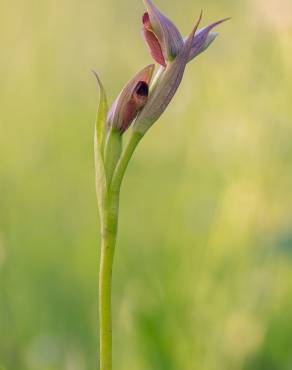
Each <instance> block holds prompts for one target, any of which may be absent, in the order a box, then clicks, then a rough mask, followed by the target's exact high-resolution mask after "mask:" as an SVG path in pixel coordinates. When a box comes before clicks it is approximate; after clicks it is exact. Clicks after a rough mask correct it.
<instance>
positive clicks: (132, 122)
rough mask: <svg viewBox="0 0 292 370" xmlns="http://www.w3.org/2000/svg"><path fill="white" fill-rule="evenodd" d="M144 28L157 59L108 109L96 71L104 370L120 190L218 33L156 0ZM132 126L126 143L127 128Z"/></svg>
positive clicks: (103, 369)
mask: <svg viewBox="0 0 292 370" xmlns="http://www.w3.org/2000/svg"><path fill="white" fill-rule="evenodd" d="M144 3H145V6H146V12H145V13H144V14H143V17H142V33H143V36H144V39H145V41H146V43H147V44H148V47H149V50H150V53H151V55H152V57H153V59H154V61H155V62H156V63H157V64H158V65H159V68H158V70H157V72H156V74H155V76H154V77H153V74H154V69H155V65H154V64H150V65H148V66H146V67H145V68H143V69H142V70H141V71H139V72H138V73H137V74H136V75H135V76H134V77H133V78H132V79H131V80H130V81H129V82H128V83H127V84H126V86H125V87H124V88H123V89H122V91H121V93H120V94H119V95H118V97H117V98H116V100H115V102H114V103H113V104H112V106H111V108H110V109H108V105H107V98H106V93H105V90H104V87H103V85H102V83H101V81H100V79H99V77H98V75H97V74H96V73H95V72H94V74H95V76H96V79H97V82H98V86H99V91H100V100H99V107H98V112H97V120H96V126H95V135H94V139H95V140H94V142H95V145H94V146H95V169H96V191H97V199H98V207H99V215H100V221H101V222H100V224H101V254H100V271H99V321H100V370H111V369H112V328H111V325H112V324H111V282H112V265H113V258H114V250H115V244H116V237H117V228H118V215H119V195H120V188H121V184H122V180H123V177H124V174H125V171H126V169H127V166H128V163H129V161H130V159H131V157H132V155H133V153H134V150H135V148H136V147H137V145H138V143H139V142H140V141H141V139H142V138H143V137H144V135H145V133H146V132H147V131H148V130H149V128H150V127H151V126H152V125H153V124H154V123H155V122H156V121H157V120H158V119H159V117H160V116H161V115H162V113H163V112H164V111H165V109H166V108H167V106H168V104H169V103H170V101H171V100H172V98H173V96H174V95H175V93H176V91H177V89H178V87H179V85H180V83H181V81H182V78H183V75H184V72H185V68H186V65H187V63H188V62H190V61H191V60H193V59H194V58H195V57H196V56H198V55H199V54H201V53H202V52H203V51H205V50H206V49H207V48H208V47H209V45H210V44H211V43H212V42H213V41H214V40H215V38H216V37H217V33H216V32H212V30H213V28H214V27H215V26H218V25H219V24H220V23H222V22H224V21H225V20H226V19H222V20H219V21H217V22H214V23H212V24H210V25H208V26H206V27H204V28H201V29H198V27H199V24H200V22H201V19H202V13H201V14H200V16H199V19H198V21H197V22H196V24H195V26H194V28H193V30H192V31H191V33H190V35H189V36H188V37H186V38H183V37H182V35H181V33H180V32H179V30H178V29H177V27H176V26H175V25H174V24H173V23H172V22H171V20H170V19H168V18H167V17H166V16H165V15H164V14H162V13H161V12H160V11H159V10H158V9H157V8H156V6H155V5H154V4H153V2H152V1H151V0H144ZM130 127H131V133H130V137H129V140H128V142H127V143H126V145H125V146H124V148H123V134H124V132H125V131H126V130H128V129H129V128H130Z"/></svg>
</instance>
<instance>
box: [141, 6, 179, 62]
mask: <svg viewBox="0 0 292 370" xmlns="http://www.w3.org/2000/svg"><path fill="white" fill-rule="evenodd" d="M144 4H145V6H146V9H147V12H145V13H144V14H143V17H142V23H143V28H142V31H143V34H144V37H145V40H146V42H147V44H148V46H149V48H150V51H151V55H152V56H153V58H154V60H155V61H156V62H157V63H159V64H161V65H162V66H164V67H166V64H167V62H168V61H172V60H174V58H175V57H176V56H177V55H178V54H179V52H180V50H181V49H182V47H183V44H184V41H183V38H182V36H181V34H180V32H179V30H178V29H177V28H176V26H175V25H174V24H173V23H172V22H171V20H170V19H168V18H167V17H166V16H165V15H163V14H162V13H161V12H160V11H159V10H158V9H157V8H156V6H155V5H154V4H153V2H152V1H151V0H144Z"/></svg>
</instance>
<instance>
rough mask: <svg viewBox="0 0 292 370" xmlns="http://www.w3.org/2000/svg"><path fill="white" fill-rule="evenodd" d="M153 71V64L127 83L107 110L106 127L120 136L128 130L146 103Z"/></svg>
mask: <svg viewBox="0 0 292 370" xmlns="http://www.w3.org/2000/svg"><path fill="white" fill-rule="evenodd" d="M153 71H154V64H150V65H148V66H147V67H145V68H143V69H142V70H141V71H140V72H138V73H137V74H136V75H135V76H134V77H133V78H132V79H131V80H130V81H129V82H128V83H127V85H126V86H125V87H124V88H123V90H122V91H121V93H120V94H119V96H118V97H117V99H116V100H115V102H114V103H113V105H112V107H111V109H110V110H109V113H108V116H107V124H108V127H110V128H113V129H115V130H117V131H118V132H119V133H120V134H123V133H124V132H125V131H126V130H127V129H128V127H129V126H130V124H131V123H132V121H133V120H134V118H135V117H136V116H137V114H138V112H139V111H140V110H141V109H142V108H143V107H144V105H145V104H146V102H147V99H148V94H149V84H150V81H151V78H152V75H153Z"/></svg>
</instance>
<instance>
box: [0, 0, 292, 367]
mask: <svg viewBox="0 0 292 370" xmlns="http://www.w3.org/2000/svg"><path fill="white" fill-rule="evenodd" d="M183 4H184V9H183V11H182V10H181V6H182V2H181V1H171V2H170V1H165V0H160V1H159V5H160V8H161V9H162V10H165V11H167V14H168V15H169V16H170V17H171V19H173V20H174V21H175V22H176V24H177V25H178V26H179V27H180V29H182V30H184V31H185V33H187V31H188V30H189V29H190V25H191V24H193V23H194V21H195V19H196V17H197V16H198V13H199V11H200V9H201V8H203V9H204V10H205V14H207V15H208V19H205V22H206V23H207V22H211V21H213V20H216V19H218V18H220V17H225V16H231V17H232V21H230V22H229V23H228V24H225V25H222V26H221V27H220V29H219V28H218V31H219V33H220V34H219V36H218V38H217V39H216V40H215V42H214V43H213V44H212V46H211V47H210V49H209V50H208V53H205V54H203V55H202V56H200V57H198V59H197V60H196V61H194V62H192V64H190V65H189V66H188V67H187V71H186V75H185V79H184V81H183V84H182V86H181V88H180V90H179V92H178V94H177V97H176V98H175V99H174V101H173V102H172V104H171V106H170V107H169V109H168V110H167V112H166V113H165V114H164V115H163V117H162V118H161V119H160V121H159V123H157V124H155V125H154V126H153V127H152V128H151V130H149V132H148V133H147V134H146V136H145V138H144V139H143V141H141V143H140V144H139V147H138V149H137V151H136V152H135V154H134V157H133V159H132V160H131V163H130V166H129V168H128V171H127V177H126V179H125V182H124V184H123V189H122V193H121V207H120V211H121V216H120V233H119V238H118V245H117V249H116V255H115V264H114V270H115V271H114V282H113V309H114V312H113V318H114V322H113V325H114V369H117V370H135V369H139V370H149V369H151V370H166V369H167V370H178V369H179V370H180V369H184V370H226V369H232V370H291V368H292V352H291V343H292V338H291V333H292V314H291V312H292V268H291V267H292V231H291V230H292V197H291V188H292V174H291V165H292V146H291V137H292V125H291V117H292V108H291V91H292V73H291V59H292V49H291V40H292V33H291V13H292V5H291V2H290V1H283V2H281V8H280V6H279V1H276V0H265V1H262V0H255V1H252V0H246V1H243V0H242V1H236V2H234V1H230V0H222V1H220V2H218V1H212V0H204V1H201V2H200V1H199V2H193V1H191V0H186V1H184V2H183ZM143 9H144V8H143V4H142V3H141V2H139V1H133V0H126V1H114V0H106V1H105V0H101V1H96V0H95V1H93V0H88V1H85V2H80V1H77V0H73V1H69V0H64V1H62V2H54V1H49V0H43V1H40V2H35V1H32V0H27V1H25V2H16V3H15V2H12V1H8V0H4V1H2V2H1V12H0V31H1V32H0V40H1V47H2V52H1V63H0V81H1V83H0V99H1V100H0V101H1V113H0V116H1V117H0V126H1V136H0V161H1V165H0V179H1V180H0V369H1V370H2V369H3V370H95V369H97V366H98V356H97V348H98V331H97V323H96V319H97V314H98V313H97V277H98V272H97V268H98V262H99V261H98V250H99V245H98V243H97V236H98V227H97V226H98V225H97V220H98V216H97V211H96V196H95V187H94V182H95V180H94V163H93V150H92V135H93V130H94V114H95V111H96V105H97V104H96V102H97V98H98V93H97V92H96V82H95V80H94V78H93V76H92V74H91V69H92V68H94V69H95V70H97V71H98V72H99V73H100V75H102V77H103V83H104V85H105V87H106V89H107V91H109V92H110V93H111V94H112V95H111V96H109V97H108V98H109V103H110V102H112V100H113V98H115V96H116V95H117V93H118V92H119V91H120V89H121V88H122V86H124V84H125V83H126V82H127V81H128V79H129V78H130V77H131V76H132V75H133V73H135V72H136V71H137V69H138V68H139V67H141V68H142V67H143V66H144V65H146V64H148V63H150V62H151V59H150V57H149V55H148V50H147V48H146V47H145V45H144V43H143V41H142V40H141V39H140V34H139V29H140V20H139V19H134V17H133V14H139V12H141V13H142V12H143ZM194 12H197V13H196V14H195V13H194ZM101 30H102V31H101ZM135 30H136V32H135Z"/></svg>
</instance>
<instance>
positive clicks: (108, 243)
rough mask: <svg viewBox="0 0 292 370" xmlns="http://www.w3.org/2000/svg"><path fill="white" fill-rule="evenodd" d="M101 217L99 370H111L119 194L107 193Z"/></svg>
mask: <svg viewBox="0 0 292 370" xmlns="http://www.w3.org/2000/svg"><path fill="white" fill-rule="evenodd" d="M104 208H105V210H104V212H103V216H102V242H101V254H100V270H99V322H100V370H111V369H112V318H111V286H112V267H113V259H114V251H115V244H116V237H117V227H118V211H119V192H110V193H108V196H107V200H106V202H105V207H104Z"/></svg>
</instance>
